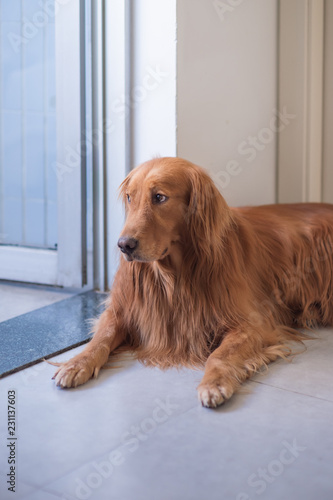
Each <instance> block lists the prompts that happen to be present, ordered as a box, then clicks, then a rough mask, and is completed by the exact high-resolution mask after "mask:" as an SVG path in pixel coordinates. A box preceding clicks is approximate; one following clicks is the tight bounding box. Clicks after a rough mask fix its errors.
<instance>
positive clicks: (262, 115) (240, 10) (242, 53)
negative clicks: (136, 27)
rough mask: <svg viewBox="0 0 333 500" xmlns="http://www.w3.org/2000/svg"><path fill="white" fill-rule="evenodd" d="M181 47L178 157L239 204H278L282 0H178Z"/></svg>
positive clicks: (227, 197)
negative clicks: (202, 169)
mask: <svg viewBox="0 0 333 500" xmlns="http://www.w3.org/2000/svg"><path fill="white" fill-rule="evenodd" d="M226 6H227V10H225V7H226ZM177 52H178V61H177V115H178V117H177V124H178V134H177V140H178V148H177V153H178V156H181V157H184V158H187V159H189V160H191V161H193V162H195V163H197V164H199V165H202V166H204V167H206V168H207V169H209V171H210V172H211V173H213V174H214V175H215V180H216V181H217V184H218V186H219V187H220V189H221V191H222V193H223V194H224V196H225V198H226V200H227V201H228V202H229V203H230V204H232V205H246V204H263V203H272V202H275V191H276V182H275V178H276V170H275V169H276V162H275V156H276V133H274V132H272V131H271V129H270V123H271V124H272V125H273V128H274V125H275V123H276V122H275V119H274V112H273V109H275V108H276V82H277V2H276V0H243V1H242V0H224V1H213V0H178V2H177ZM264 129H266V130H264ZM251 137H252V138H255V139H251ZM249 138H250V139H249ZM256 138H257V139H256ZM249 140H250V141H251V140H253V141H257V142H256V145H255V146H253V145H248V144H247V142H248V141H249Z"/></svg>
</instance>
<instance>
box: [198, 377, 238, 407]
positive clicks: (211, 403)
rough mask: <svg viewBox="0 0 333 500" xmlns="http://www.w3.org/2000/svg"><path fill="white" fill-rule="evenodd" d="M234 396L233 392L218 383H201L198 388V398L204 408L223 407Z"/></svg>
mask: <svg viewBox="0 0 333 500" xmlns="http://www.w3.org/2000/svg"><path fill="white" fill-rule="evenodd" d="M232 394H233V390H232V389H231V388H229V387H227V386H225V385H223V384H219V383H216V382H212V383H201V384H200V385H199V387H198V398H199V401H200V402H201V404H202V406H205V407H206V408H216V407H217V406H220V405H222V404H223V403H224V402H225V401H226V400H227V399H229V398H230V397H231V396H232Z"/></svg>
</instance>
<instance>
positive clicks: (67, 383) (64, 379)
mask: <svg viewBox="0 0 333 500" xmlns="http://www.w3.org/2000/svg"><path fill="white" fill-rule="evenodd" d="M99 370H100V368H99V367H97V366H95V363H94V360H93V359H90V358H89V356H87V355H83V354H78V355H77V356H75V357H74V358H73V359H70V360H69V361H67V362H65V363H61V364H60V367H59V368H58V370H57V371H56V372H55V374H54V376H53V377H52V378H53V379H54V380H55V383H56V385H58V386H59V387H62V388H65V387H77V386H78V385H81V384H84V383H85V382H87V380H89V379H90V378H92V377H93V376H94V377H97V375H98V373H99Z"/></svg>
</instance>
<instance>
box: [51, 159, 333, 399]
mask: <svg viewBox="0 0 333 500" xmlns="http://www.w3.org/2000/svg"><path fill="white" fill-rule="evenodd" d="M121 195H122V197H123V200H124V203H126V211H127V219H126V224H125V226H124V229H123V231H122V234H121V239H120V240H119V245H120V246H121V245H122V247H121V249H122V251H124V252H125V253H124V256H125V258H124V259H123V258H122V259H121V262H120V266H119V269H118V272H117V275H116V277H115V281H114V285H113V288H112V292H111V294H110V303H109V306H108V307H107V309H106V311H105V312H104V313H103V314H102V316H101V318H100V320H99V322H98V324H97V326H96V329H95V335H94V337H93V339H92V341H91V342H90V343H89V344H88V345H87V347H86V349H85V350H84V351H83V352H82V353H81V354H79V355H78V356H76V357H75V358H73V359H72V360H70V361H68V362H67V363H65V364H63V365H61V366H60V368H59V370H58V371H57V373H56V375H55V378H56V383H57V384H58V385H60V386H61V387H72V386H77V385H79V384H82V383H84V382H85V381H86V380H88V379H89V378H90V377H91V376H93V375H97V374H98V371H99V369H100V368H101V367H102V366H103V365H104V364H105V363H106V361H107V359H108V357H109V354H110V352H111V351H113V350H115V349H116V348H117V347H118V346H119V345H120V344H123V345H126V346H128V348H130V349H133V350H134V351H135V353H136V356H137V358H138V359H139V360H140V361H142V362H144V363H146V364H147V365H157V366H160V367H162V368H167V367H169V366H175V365H181V366H183V365H185V366H203V365H206V368H205V375H204V377H203V380H202V382H201V384H200V385H199V387H198V392H199V399H200V400H201V402H202V404H203V405H205V406H209V407H215V406H217V405H219V404H221V403H223V401H224V400H225V399H227V398H229V397H230V396H231V395H232V394H233V392H234V391H235V390H236V389H237V387H238V386H239V385H240V383H241V382H242V381H244V380H245V379H246V378H247V377H249V376H250V375H251V374H252V373H254V372H255V371H257V370H259V369H260V368H261V367H262V366H263V365H265V364H267V363H269V362H270V361H273V360H275V359H276V358H277V357H279V356H282V357H283V356H285V355H286V354H288V353H289V348H288V345H287V343H288V341H290V340H300V339H302V338H304V337H303V336H302V334H301V333H300V332H299V331H298V330H296V329H295V328H300V327H307V326H313V325H316V324H321V325H332V324H333V290H332V270H333V255H332V253H333V205H329V204H310V203H307V204H294V205H267V206H260V207H251V208H230V207H228V205H227V204H226V202H225V200H224V199H223V197H222V196H221V194H220V193H219V191H218V190H217V188H216V187H215V186H214V184H213V182H212V180H211V179H210V177H209V176H208V175H207V173H205V171H204V170H203V169H201V168H200V167H197V166H196V165H193V164H192V163H190V162H187V161H185V160H182V159H180V158H160V159H154V160H151V161H149V162H147V163H144V164H143V165H141V166H140V167H138V168H137V169H135V170H133V171H132V172H131V173H130V174H129V176H128V177H127V178H126V179H125V181H124V182H123V184H122V185H121ZM164 197H166V198H165V199H164ZM161 200H162V201H161ZM132 242H135V245H137V246H136V247H135V248H132V247H133V245H134V243H132ZM128 245H132V247H131V248H129V246H128Z"/></svg>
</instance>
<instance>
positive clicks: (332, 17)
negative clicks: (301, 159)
mask: <svg viewBox="0 0 333 500" xmlns="http://www.w3.org/2000/svg"><path fill="white" fill-rule="evenodd" d="M332 27H333V2H332V0H326V2H325V36H324V109H323V112H324V119H323V125H324V126H323V201H326V202H329V203H333V31H332Z"/></svg>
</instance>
